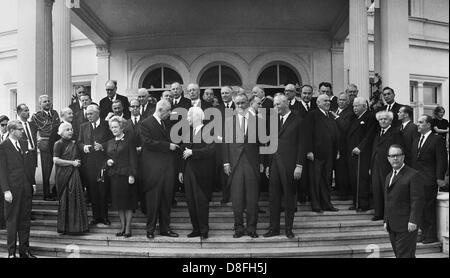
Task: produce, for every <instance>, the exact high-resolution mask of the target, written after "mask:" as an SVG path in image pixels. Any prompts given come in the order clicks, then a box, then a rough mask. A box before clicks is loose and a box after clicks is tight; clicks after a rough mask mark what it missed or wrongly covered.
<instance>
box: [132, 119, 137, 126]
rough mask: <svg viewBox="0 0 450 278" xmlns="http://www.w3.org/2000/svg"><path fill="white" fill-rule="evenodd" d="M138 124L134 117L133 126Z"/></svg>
mask: <svg viewBox="0 0 450 278" xmlns="http://www.w3.org/2000/svg"><path fill="white" fill-rule="evenodd" d="M136 124H137V118H136V117H133V125H136Z"/></svg>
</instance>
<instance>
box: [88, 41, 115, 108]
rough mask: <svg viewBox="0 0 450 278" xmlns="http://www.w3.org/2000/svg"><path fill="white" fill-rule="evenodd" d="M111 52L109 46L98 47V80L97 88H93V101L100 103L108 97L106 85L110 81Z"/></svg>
mask: <svg viewBox="0 0 450 278" xmlns="http://www.w3.org/2000/svg"><path fill="white" fill-rule="evenodd" d="M110 56H111V55H110V52H109V47H108V46H107V45H97V79H96V86H95V88H92V90H91V92H92V99H93V100H94V101H97V102H98V101H100V99H102V98H103V97H105V96H106V91H105V83H106V81H108V80H109V79H110V63H109V59H110Z"/></svg>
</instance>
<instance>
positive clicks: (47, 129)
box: [31, 95, 60, 201]
mask: <svg viewBox="0 0 450 278" xmlns="http://www.w3.org/2000/svg"><path fill="white" fill-rule="evenodd" d="M39 104H40V106H41V111H38V112H36V113H35V114H34V115H33V117H32V118H31V120H32V121H33V122H34V124H35V125H36V127H37V129H38V136H37V147H38V149H39V151H40V155H41V168H42V183H43V189H44V200H46V201H53V200H55V197H56V186H54V187H53V188H52V190H51V191H52V192H51V193H50V175H51V173H52V168H53V146H54V145H55V142H56V139H57V136H58V128H59V124H60V119H59V116H58V112H56V111H55V110H53V109H51V102H50V98H49V97H48V96H47V95H41V96H40V97H39Z"/></svg>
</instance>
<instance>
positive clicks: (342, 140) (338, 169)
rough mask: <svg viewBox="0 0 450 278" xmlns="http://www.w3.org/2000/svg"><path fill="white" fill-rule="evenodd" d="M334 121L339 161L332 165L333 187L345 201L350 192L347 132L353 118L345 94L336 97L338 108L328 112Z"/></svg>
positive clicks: (353, 115)
mask: <svg viewBox="0 0 450 278" xmlns="http://www.w3.org/2000/svg"><path fill="white" fill-rule="evenodd" d="M330 113H331V114H332V115H333V117H334V118H335V120H336V124H337V127H338V130H339V159H337V160H336V161H335V163H334V173H335V185H336V190H337V191H338V192H339V196H340V199H341V200H346V199H347V197H348V196H349V194H350V192H351V188H350V184H349V183H350V181H349V177H348V157H347V155H348V150H347V136H346V135H347V131H348V129H349V127H350V124H351V122H352V120H353V118H354V117H355V114H354V113H353V109H352V106H351V105H350V100H349V97H348V94H347V93H341V94H339V97H338V108H337V109H336V110H335V111H331V112H330Z"/></svg>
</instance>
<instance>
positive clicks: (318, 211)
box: [312, 209, 323, 213]
mask: <svg viewBox="0 0 450 278" xmlns="http://www.w3.org/2000/svg"><path fill="white" fill-rule="evenodd" d="M312 211H314V212H317V213H322V212H323V210H321V209H313V210H312Z"/></svg>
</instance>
